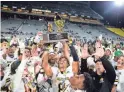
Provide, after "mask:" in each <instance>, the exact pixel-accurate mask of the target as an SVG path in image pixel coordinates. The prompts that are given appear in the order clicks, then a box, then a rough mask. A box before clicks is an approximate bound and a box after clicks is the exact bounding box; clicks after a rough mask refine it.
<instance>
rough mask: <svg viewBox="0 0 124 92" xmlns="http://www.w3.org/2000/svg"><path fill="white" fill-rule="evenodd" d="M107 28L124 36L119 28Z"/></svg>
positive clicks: (123, 32)
mask: <svg viewBox="0 0 124 92" xmlns="http://www.w3.org/2000/svg"><path fill="white" fill-rule="evenodd" d="M107 29H108V30H110V31H111V32H114V33H115V34H118V35H120V36H122V37H124V31H123V30H122V29H120V28H110V27H108V28H107Z"/></svg>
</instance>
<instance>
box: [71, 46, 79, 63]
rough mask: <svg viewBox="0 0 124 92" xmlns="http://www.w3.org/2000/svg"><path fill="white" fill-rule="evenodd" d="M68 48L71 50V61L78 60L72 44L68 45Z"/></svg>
mask: <svg viewBox="0 0 124 92" xmlns="http://www.w3.org/2000/svg"><path fill="white" fill-rule="evenodd" d="M70 50H71V54H72V57H73V61H79V58H78V55H77V52H76V50H75V48H74V46H73V45H72V46H70Z"/></svg>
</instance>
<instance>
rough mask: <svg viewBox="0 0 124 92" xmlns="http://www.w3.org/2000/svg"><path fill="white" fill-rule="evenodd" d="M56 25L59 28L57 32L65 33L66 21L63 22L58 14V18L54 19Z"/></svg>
mask: <svg viewBox="0 0 124 92" xmlns="http://www.w3.org/2000/svg"><path fill="white" fill-rule="evenodd" d="M54 23H55V24H56V26H57V32H63V27H64V24H65V20H63V19H62V18H61V17H60V16H59V15H58V14H56V16H55V17H54Z"/></svg>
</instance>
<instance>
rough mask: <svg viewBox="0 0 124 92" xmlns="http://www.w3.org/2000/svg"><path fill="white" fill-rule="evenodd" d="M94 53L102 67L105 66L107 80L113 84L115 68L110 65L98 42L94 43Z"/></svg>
mask: <svg viewBox="0 0 124 92" xmlns="http://www.w3.org/2000/svg"><path fill="white" fill-rule="evenodd" d="M94 55H95V57H96V58H97V59H98V60H100V61H102V64H103V67H104V68H105V71H106V75H107V78H108V80H109V82H110V83H111V84H113V83H114V81H115V77H116V74H115V70H114V68H113V67H112V65H111V63H110V61H108V60H107V59H106V57H105V56H104V50H103V48H102V45H101V44H100V43H99V42H97V43H96V53H95V54H94ZM96 61H97V60H96Z"/></svg>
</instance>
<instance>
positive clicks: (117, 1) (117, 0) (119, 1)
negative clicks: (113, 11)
mask: <svg viewBox="0 0 124 92" xmlns="http://www.w3.org/2000/svg"><path fill="white" fill-rule="evenodd" d="M115 5H116V6H119V7H120V6H122V5H124V0H115Z"/></svg>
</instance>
